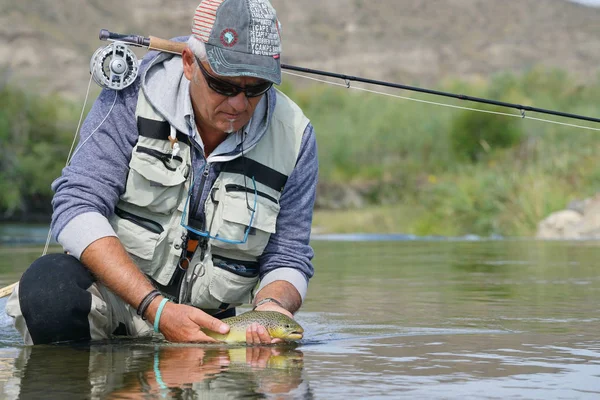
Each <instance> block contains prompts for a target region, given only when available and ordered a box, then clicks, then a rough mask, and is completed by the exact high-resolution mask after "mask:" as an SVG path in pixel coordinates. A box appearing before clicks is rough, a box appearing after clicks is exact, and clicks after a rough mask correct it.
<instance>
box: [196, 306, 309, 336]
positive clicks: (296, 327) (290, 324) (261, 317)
mask: <svg viewBox="0 0 600 400" xmlns="http://www.w3.org/2000/svg"><path fill="white" fill-rule="evenodd" d="M223 322H225V323H226V324H227V325H229V333H227V334H224V335H223V334H221V333H217V332H212V331H209V330H204V329H203V331H204V333H206V334H207V335H208V336H210V337H212V338H215V339H217V340H220V341H222V342H226V343H245V342H246V330H247V329H248V327H249V326H250V325H251V324H252V323H254V322H256V323H258V324H259V325H262V326H264V327H265V329H266V330H267V332H269V335H271V337H272V338H278V339H283V340H286V341H289V340H300V339H302V335H303V333H304V329H303V328H302V327H301V326H300V324H298V323H297V322H296V321H294V320H293V319H292V318H290V317H288V316H287V315H284V314H282V313H279V312H277V311H248V312H245V313H243V314H240V315H237V316H235V317H229V318H225V319H223Z"/></svg>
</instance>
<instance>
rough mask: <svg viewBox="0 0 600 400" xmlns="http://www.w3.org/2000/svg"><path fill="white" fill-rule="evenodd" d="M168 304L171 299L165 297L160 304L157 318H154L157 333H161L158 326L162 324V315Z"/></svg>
mask: <svg viewBox="0 0 600 400" xmlns="http://www.w3.org/2000/svg"><path fill="white" fill-rule="evenodd" d="M168 302H169V299H167V298H166V297H165V298H164V299H162V300H161V302H160V304H159V305H158V310H156V317H154V332H156V333H160V329H158V326H159V324H160V315H161V314H162V312H163V308H165V304H167V303H168Z"/></svg>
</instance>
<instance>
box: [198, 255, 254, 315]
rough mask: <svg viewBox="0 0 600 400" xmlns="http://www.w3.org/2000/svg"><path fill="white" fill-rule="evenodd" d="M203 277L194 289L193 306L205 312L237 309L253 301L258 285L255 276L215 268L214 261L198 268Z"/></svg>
mask: <svg viewBox="0 0 600 400" xmlns="http://www.w3.org/2000/svg"><path fill="white" fill-rule="evenodd" d="M196 268H198V271H196V273H197V274H198V275H201V277H200V278H199V280H198V281H197V282H196V283H195V285H194V287H193V288H192V304H193V305H194V306H196V307H200V308H202V309H205V310H217V309H223V308H230V307H237V306H239V305H242V304H248V303H250V302H251V301H252V295H253V289H254V288H255V287H256V285H257V284H258V271H257V272H256V274H255V275H254V276H250V275H248V274H246V276H242V275H239V274H237V273H235V272H231V271H232V269H230V268H227V269H225V268H221V267H218V266H215V264H214V263H213V261H212V260H209V261H207V262H205V263H202V264H198V265H197V266H196Z"/></svg>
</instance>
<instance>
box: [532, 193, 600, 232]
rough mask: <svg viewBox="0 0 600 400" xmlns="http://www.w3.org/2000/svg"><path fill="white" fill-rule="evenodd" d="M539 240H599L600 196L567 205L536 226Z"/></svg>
mask: <svg viewBox="0 0 600 400" xmlns="http://www.w3.org/2000/svg"><path fill="white" fill-rule="evenodd" d="M536 238H540V239H600V194H596V195H595V196H594V197H591V198H587V199H584V200H576V201H572V202H570V203H569V205H568V206H567V209H566V210H562V211H557V212H555V213H552V214H550V215H549V216H548V217H547V218H545V219H544V220H543V221H542V222H540V223H539V225H538V230H537V233H536Z"/></svg>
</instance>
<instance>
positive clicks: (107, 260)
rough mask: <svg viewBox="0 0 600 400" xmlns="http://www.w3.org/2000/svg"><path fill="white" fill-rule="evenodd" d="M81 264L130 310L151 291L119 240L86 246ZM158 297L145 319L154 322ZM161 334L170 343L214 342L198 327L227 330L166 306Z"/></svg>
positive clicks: (174, 306) (208, 319) (175, 306)
mask: <svg viewBox="0 0 600 400" xmlns="http://www.w3.org/2000/svg"><path fill="white" fill-rule="evenodd" d="M81 262H83V264H84V265H85V266H86V267H87V268H88V269H89V270H90V271H91V272H92V274H94V276H96V278H98V279H99V280H100V281H101V282H102V283H103V284H104V285H106V287H108V288H109V289H110V290H112V291H113V292H114V293H116V294H117V295H118V296H119V297H121V298H122V299H123V300H124V301H126V302H127V303H129V304H130V305H131V306H132V307H135V308H137V306H138V305H139V304H140V302H141V301H142V299H143V298H144V297H145V296H146V295H147V294H148V293H150V291H152V290H153V289H154V287H153V286H152V284H151V283H150V282H149V281H148V279H147V278H146V276H145V275H144V274H143V273H142V272H141V271H140V269H139V268H138V267H137V265H135V263H134V262H133V260H131V258H130V257H129V255H128V254H127V252H126V251H125V249H124V248H123V245H122V244H121V242H120V241H119V239H117V238H115V237H105V238H102V239H99V240H97V241H95V242H94V243H92V244H91V245H89V246H88V247H87V248H86V249H85V250H84V251H83V253H82V255H81ZM161 299H162V297H161V296H159V297H157V298H156V299H154V300H153V301H152V303H150V306H149V307H148V309H147V310H146V313H145V317H146V318H147V319H148V321H150V322H151V323H154V318H155V317H156V312H157V309H158V305H159V304H160V302H161ZM159 327H160V331H161V333H162V334H163V335H164V336H165V338H166V339H167V340H169V341H172V342H214V341H215V340H214V339H213V338H211V337H209V336H207V335H205V334H204V333H203V332H202V331H201V330H200V328H201V327H202V328H208V329H210V330H211V331H215V332H220V333H227V331H228V330H229V328H228V327H227V325H226V324H224V323H223V322H221V321H219V320H218V319H216V318H213V317H211V316H210V315H208V314H206V313H204V312H202V311H200V310H198V309H196V308H194V307H190V306H186V305H181V304H174V303H167V304H166V306H165V308H164V311H163V313H162V314H161V318H160V325H159Z"/></svg>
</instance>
